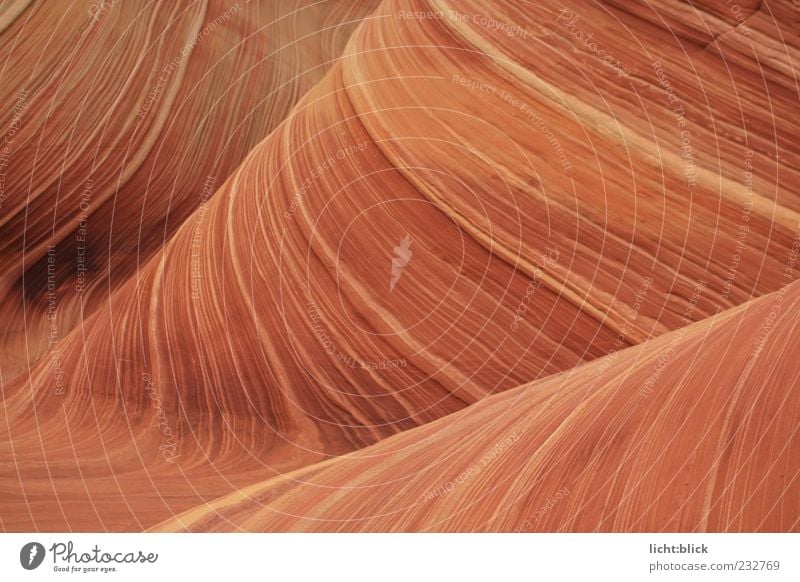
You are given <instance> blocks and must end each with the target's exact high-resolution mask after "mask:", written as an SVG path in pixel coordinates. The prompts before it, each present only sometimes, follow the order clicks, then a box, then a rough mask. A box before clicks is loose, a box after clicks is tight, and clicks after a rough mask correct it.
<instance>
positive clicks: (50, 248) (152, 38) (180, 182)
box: [0, 0, 377, 377]
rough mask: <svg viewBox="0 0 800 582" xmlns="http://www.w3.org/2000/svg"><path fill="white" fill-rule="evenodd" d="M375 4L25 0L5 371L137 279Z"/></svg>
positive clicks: (1, 217)
mask: <svg viewBox="0 0 800 582" xmlns="http://www.w3.org/2000/svg"><path fill="white" fill-rule="evenodd" d="M376 4H377V2H375V1H372V0H365V1H363V2H347V3H344V2H334V1H323V2H310V1H305V0H302V1H297V2H279V3H278V2H268V3H262V2H238V3H231V2H224V1H218V0H203V1H191V2H189V1H183V0H181V1H180V2H149V3H136V2H113V3H112V2H105V3H102V2H74V3H71V4H69V5H62V6H54V5H53V4H52V3H48V2H31V3H27V6H26V7H25V9H24V10H21V11H20V12H19V13H18V14H17V15H16V17H15V18H14V19H13V20H12V21H11V22H10V23H8V24H7V26H6V27H5V29H4V30H2V33H0V62H2V63H3V66H2V68H0V94H2V99H1V100H2V103H4V104H8V105H9V106H8V107H4V111H3V117H2V118H0V127H4V128H7V129H8V131H7V133H6V142H7V145H8V151H7V152H6V153H5V154H4V155H3V158H2V162H0V163H2V164H3V166H4V172H3V181H2V183H0V188H2V190H1V191H0V200H1V201H0V257H2V261H3V266H4V272H3V274H2V277H1V278H0V294H2V307H1V308H0V317H2V320H3V324H4V325H3V327H2V329H0V366H2V372H3V374H4V375H5V376H6V377H9V376H11V375H13V374H14V373H16V372H18V371H21V370H24V369H25V367H26V365H27V364H28V362H30V361H35V360H36V358H37V357H38V356H39V355H41V354H42V353H43V352H44V351H46V350H47V349H48V347H49V345H51V344H52V343H54V342H56V341H58V340H60V339H62V338H63V337H64V336H66V335H67V334H68V333H69V332H70V330H72V329H73V328H74V327H75V326H76V325H78V324H79V323H80V322H81V321H83V320H84V319H86V318H87V317H88V316H89V315H90V314H91V313H93V312H94V311H95V310H96V309H97V308H98V307H100V306H101V305H103V304H104V303H105V301H106V300H107V298H108V296H109V295H110V294H111V293H112V292H113V291H114V290H115V289H117V288H118V287H119V286H121V285H122V283H124V282H125V281H126V280H127V279H128V278H129V277H131V276H133V275H135V273H136V272H137V269H138V268H139V267H140V266H141V265H143V264H145V263H146V262H147V260H148V259H149V258H150V257H151V256H152V255H153V254H155V253H156V252H157V251H159V250H160V249H161V248H162V246H163V244H164V242H165V241H166V240H168V239H169V238H170V237H171V236H172V234H173V233H174V232H175V230H176V229H177V227H178V226H180V225H181V224H182V223H183V222H184V221H185V220H186V219H187V217H189V216H190V215H191V213H192V212H193V211H195V210H196V209H198V208H199V207H203V206H204V205H205V203H206V202H207V200H208V198H209V197H210V196H211V195H212V194H213V193H214V191H216V190H217V188H219V186H220V185H221V184H222V183H223V182H224V181H225V179H226V178H227V177H228V176H229V175H230V174H231V173H232V172H233V170H235V169H236V167H237V166H238V165H239V163H240V162H241V161H242V159H243V158H244V157H245V156H246V155H247V153H248V152H249V151H250V150H251V149H252V148H253V147H254V146H255V145H256V144H257V143H258V142H260V141H261V140H262V139H263V138H264V137H265V136H267V135H268V134H269V132H270V131H272V129H274V128H275V126H277V124H278V123H279V122H280V121H281V120H282V119H283V118H284V117H285V116H286V114H287V113H288V112H289V111H290V109H291V108H292V106H293V105H294V104H295V103H296V102H297V100H298V99H299V98H300V97H301V96H302V95H303V94H304V93H305V92H306V91H307V90H308V89H309V88H311V87H312V86H313V85H314V84H315V83H316V82H317V81H319V79H321V78H322V76H323V75H324V73H325V71H327V70H328V69H329V68H330V66H331V65H332V63H333V62H334V61H335V59H336V58H337V57H338V56H339V55H340V54H341V51H342V49H343V47H344V43H345V41H346V40H347V38H348V36H349V33H350V32H351V31H352V30H353V29H354V28H355V26H356V24H357V23H358V22H359V21H360V20H361V19H363V18H364V17H365V16H367V15H368V14H369V12H371V11H372V10H373V9H374V7H375V5H376ZM4 145H6V144H4Z"/></svg>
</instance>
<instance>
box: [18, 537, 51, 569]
mask: <svg viewBox="0 0 800 582" xmlns="http://www.w3.org/2000/svg"><path fill="white" fill-rule="evenodd" d="M44 554H45V551H44V546H43V545H42V544H40V543H39V542H29V543H27V544H25V545H24V546H22V549H21V550H20V551H19V563H20V564H22V567H23V568H25V569H26V570H35V569H36V568H38V567H39V566H40V565H41V564H42V561H43V560H44Z"/></svg>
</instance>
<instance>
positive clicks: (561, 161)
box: [0, 2, 800, 530]
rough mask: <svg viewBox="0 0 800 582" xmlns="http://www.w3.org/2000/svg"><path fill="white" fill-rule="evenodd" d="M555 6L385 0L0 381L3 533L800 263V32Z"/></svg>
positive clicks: (329, 448) (180, 479) (590, 340)
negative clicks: (216, 179)
mask: <svg viewBox="0 0 800 582" xmlns="http://www.w3.org/2000/svg"><path fill="white" fill-rule="evenodd" d="M565 10H566V11H568V12H572V14H567V13H566V12H561V11H556V10H552V9H551V10H547V9H545V8H541V7H537V6H535V5H530V6H527V5H526V6H525V7H524V9H523V8H522V7H520V6H519V5H518V4H517V3H505V2H497V3H492V4H491V5H490V7H487V6H486V5H485V3H477V2H475V3H469V2H459V3H458V5H457V6H455V4H453V5H449V4H445V3H442V2H436V3H429V4H428V3H422V2H408V3H399V2H398V3H395V2H387V3H384V4H382V5H381V6H380V7H379V8H378V9H377V11H376V12H375V13H374V14H373V15H372V17H371V18H370V19H369V20H367V21H365V22H363V23H362V24H361V25H360V26H359V27H358V28H357V30H356V31H355V33H354V34H353V37H352V38H351V40H350V42H349V44H348V46H347V48H346V50H345V52H344V55H343V56H342V58H341V59H340V60H339V61H338V62H337V64H336V65H335V66H334V67H332V68H331V70H330V71H329V73H328V74H327V75H326V76H325V78H324V79H322V80H321V81H320V82H319V83H318V84H317V85H316V86H315V87H314V88H313V89H312V90H311V91H310V92H309V93H308V94H306V96H305V97H304V98H303V99H302V100H301V101H300V103H299V104H298V105H297V106H296V108H295V109H294V110H293V112H292V113H291V114H290V115H289V116H288V117H287V118H286V119H285V120H284V121H283V122H282V123H281V124H280V126H279V127H278V128H277V129H276V130H275V131H274V132H273V133H272V134H271V135H270V137H269V138H268V139H266V140H265V141H263V142H262V143H260V144H259V145H258V146H256V147H254V148H253V150H252V151H251V153H250V154H249V155H248V156H247V158H246V159H245V160H244V161H243V162H242V164H241V166H240V167H239V169H238V170H237V171H236V172H235V173H233V175H232V176H231V177H230V178H229V179H228V180H227V181H226V182H225V183H224V185H223V186H222V187H221V188H220V189H219V190H218V191H217V192H216V194H215V195H214V196H213V197H211V198H210V199H209V200H208V202H207V204H205V205H204V206H203V207H202V208H200V209H198V210H197V211H196V212H195V213H194V214H192V215H191V216H189V218H187V219H186V220H185V221H184V223H183V225H182V226H181V227H180V228H179V229H178V231H177V232H176V234H175V235H174V236H173V237H172V238H171V239H170V240H169V242H167V243H166V244H165V245H164V247H163V252H162V253H160V254H158V255H157V256H156V257H154V258H153V259H152V260H151V261H149V262H148V263H147V264H146V265H143V266H142V267H141V268H140V269H139V270H138V271H136V276H135V278H132V279H131V280H129V281H128V283H126V284H125V285H124V286H122V287H121V288H120V289H118V290H117V292H116V293H114V294H113V296H112V297H111V299H110V301H109V302H108V304H107V306H106V307H105V308H104V309H102V310H100V311H98V312H97V313H96V314H95V315H94V316H93V317H92V318H91V319H90V320H88V321H87V322H86V323H85V324H84V325H83V326H82V327H81V328H80V329H78V330H75V331H74V332H73V333H72V334H71V335H69V336H68V337H66V338H64V339H63V340H62V341H61V342H60V343H58V344H57V345H56V346H54V349H53V351H52V353H51V354H50V357H49V358H48V359H47V360H43V361H42V362H40V363H39V364H38V365H37V366H36V367H34V368H33V370H32V371H31V373H30V375H25V376H21V377H18V378H17V379H15V380H13V381H11V382H8V383H7V384H6V385H5V386H4V396H5V401H4V411H3V412H4V414H2V415H0V418H2V419H3V421H1V422H3V423H4V425H3V432H2V433H1V434H2V436H0V439H2V440H3V441H5V442H6V443H8V446H6V447H4V449H0V451H2V456H1V457H0V462H2V463H3V464H4V466H5V467H6V468H7V469H8V471H7V474H10V475H12V477H11V478H9V479H7V480H5V482H4V484H3V486H4V487H5V488H6V490H7V491H9V495H8V496H7V497H5V498H6V499H11V500H14V499H16V500H19V499H25V500H27V505H22V504H19V503H15V504H14V505H13V507H9V508H8V509H7V508H6V506H5V505H0V507H2V509H3V515H4V520H5V526H6V527H8V528H12V529H17V528H18V529H42V528H44V529H47V528H54V529H64V528H65V527H71V528H77V529H89V530H91V529H97V528H98V527H109V528H112V529H139V528H142V527H148V526H150V525H152V524H154V523H157V522H159V521H161V520H163V519H165V518H166V517H168V516H169V515H172V514H174V513H177V512H180V511H184V510H186V509H188V508H190V507H196V506H199V505H201V504H203V503H204V502H205V501H207V500H209V499H212V498H215V497H219V496H220V495H222V494H224V493H226V492H229V491H233V490H236V489H237V488H241V487H244V486H246V485H250V484H252V483H257V482H261V481H263V480H265V479H268V478H270V477H272V476H278V475H280V474H282V473H286V472H289V471H292V470H296V469H298V468H300V467H303V466H309V465H312V464H314V463H318V462H319V461H322V460H324V459H326V458H330V457H335V456H337V455H342V454H345V453H348V452H351V451H353V450H356V449H360V448H363V447H365V446H369V445H373V444H374V443H377V442H379V441H381V440H382V439H386V438H389V437H392V435H395V434H396V433H399V432H403V431H407V430H409V429H413V428H414V427H419V426H422V425H426V424H428V423H430V422H433V421H436V420H438V419H441V418H443V417H445V416H447V415H450V414H452V413H455V412H458V411H460V410H462V409H464V408H465V407H466V408H467V411H469V410H470V409H471V408H470V407H469V405H474V404H476V403H478V402H480V401H482V400H483V399H484V398H486V397H487V396H490V395H492V394H493V393H495V392H499V391H504V390H508V389H511V388H514V387H516V386H519V385H521V384H527V383H529V382H531V381H533V380H535V379H537V378H544V377H546V376H550V375H552V374H556V373H561V372H563V373H566V372H567V371H569V370H571V369H573V368H575V367H576V366H578V365H581V364H583V363H585V362H587V361H590V360H595V359H597V358H598V357H601V356H604V355H608V354H611V357H610V358H609V359H606V360H603V361H602V362H598V363H597V364H596V365H597V368H594V369H596V370H605V368H608V367H610V366H613V365H614V362H615V360H614V357H618V356H617V354H618V352H619V350H621V349H623V348H626V347H628V346H631V345H634V344H641V343H642V342H647V341H648V340H649V338H651V337H653V336H659V335H661V334H663V333H665V332H668V331H670V330H678V329H680V328H683V327H684V326H685V325H687V324H689V323H691V322H693V321H700V320H703V319H706V318H708V317H711V316H713V315H715V314H716V313H717V312H718V311H719V310H724V309H727V308H730V307H732V306H735V305H740V304H743V303H745V302H747V301H749V300H750V299H752V298H753V297H756V296H760V295H763V294H766V293H770V292H775V291H777V290H778V289H780V288H781V287H782V285H784V284H786V283H790V282H791V281H793V280H795V279H796V278H797V273H796V268H795V266H794V264H795V262H796V250H797V238H796V237H795V235H796V231H797V224H798V222H797V218H798V212H799V211H800V207H799V206H800V203H799V202H798V199H797V194H796V192H792V191H791V189H790V188H788V187H787V186H786V184H791V183H793V180H795V179H796V178H797V176H796V173H797V169H796V168H797V167H798V165H797V164H796V163H794V161H795V160H796V159H797V153H798V152H797V147H798V146H797V142H796V140H793V139H792V136H793V135H795V133H793V131H794V130H795V125H796V124H797V119H796V111H797V108H796V103H797V93H796V86H795V85H794V84H793V78H792V77H791V76H790V75H789V74H787V73H789V72H791V71H792V69H791V67H787V66H786V63H790V62H792V59H794V58H795V57H796V55H795V52H796V49H794V48H793V46H792V45H791V44H790V43H787V44H786V45H784V47H783V52H776V51H774V50H773V49H772V47H769V48H762V47H763V46H764V45H763V43H761V44H759V43H755V42H754V43H753V48H752V52H753V55H754V56H752V58H750V59H749V60H748V59H746V58H745V53H743V52H741V50H740V48H741V47H739V45H736V44H735V43H733V42H732V41H731V42H730V43H729V44H726V42H727V39H723V40H722V41H720V42H719V43H717V45H718V46H717V47H716V48H717V52H715V51H712V50H710V49H709V47H706V46H704V45H702V44H700V43H692V44H690V45H688V46H684V43H685V42H686V41H685V39H683V40H682V39H681V38H680V37H675V36H673V35H672V34H671V33H670V31H669V30H667V29H664V28H659V26H657V25H654V24H653V23H652V22H651V21H650V20H648V19H644V18H641V17H640V16H638V15H637V14H636V13H631V12H623V11H618V10H615V9H606V8H603V7H586V6H584V5H583V4H578V3H573V4H569V5H568V6H565ZM420 11H423V12H424V14H425V15H424V16H420V15H419V13H420ZM428 11H434V12H432V13H433V14H434V16H433V17H428V16H427V13H428ZM435 11H438V12H435ZM436 14H438V15H442V14H447V15H448V16H447V17H446V18H445V17H437V16H436ZM575 16H578V18H577V20H575ZM764 27H766V24H764ZM756 30H759V31H760V32H759V33H758V34H761V35H762V36H765V37H769V35H770V34H772V33H771V32H770V31H769V30H768V29H767V28H761V29H759V28H756ZM778 30H780V29H778ZM590 32H594V36H593V38H594V39H595V40H594V43H587V40H586V39H587V36H586V35H588V34H589V33H590ZM723 36H724V35H723ZM723 41H725V42H723ZM729 45H730V46H732V47H733V48H730V51H731V54H732V57H731V60H732V61H734V60H735V62H729V61H727V60H723V58H722V57H721V56H720V55H721V54H727V53H726V51H728V50H729V49H728V48H727V47H728V46H729ZM734 45H735V46H734ZM632 46H633V47H634V48H633V49H632V48H631V47H632ZM601 47H602V50H603V52H602V53H601V52H600V50H601ZM759 50H764V51H766V52H767V53H768V54H769V56H770V58H769V59H767V58H763V57H764V56H765V55H762V57H759V52H758V51H759ZM734 56H735V59H734ZM606 58H608V59H610V60H606ZM762 61H763V62H764V63H765V64H764V65H762V64H761V63H762ZM612 64H613V67H612ZM764 71H766V72H764ZM767 102H768V103H769V108H767V107H765V105H764V104H765V103H767ZM777 120H780V122H778V121H777ZM743 227H744V228H743ZM743 233H744V234H743ZM793 257H794V258H793ZM643 345H645V346H646V345H647V344H643ZM581 369H583V368H581ZM610 373H611V372H609V371H608V370H605V371H604V374H610ZM615 376H616V374H612V375H611V376H608V377H609V378H611V377H615ZM694 387H695V389H696V388H697V386H696V385H695V386H694ZM565 402H567V401H565ZM568 403H571V404H573V405H575V406H577V405H578V404H579V401H578V400H575V399H573V400H569V401H568ZM564 406H565V408H564V410H567V408H566V407H568V406H567V404H565V405H564ZM793 418H794V417H793ZM601 420H602V419H598V422H600V421H601ZM547 427H549V428H551V429H553V430H555V428H554V427H553V426H552V425H547ZM418 430H424V429H418ZM542 430H545V429H544V428H543V429H542ZM690 436H695V437H696V436H697V435H690ZM532 442H538V441H532ZM456 444H457V443H453V445H454V446H455V445H456ZM487 446H488V445H487ZM492 446H494V445H492ZM531 446H533V445H531ZM612 448H613V447H612ZM576 454H577V453H576ZM704 458H705V457H704ZM22 461H24V462H22ZM564 486H567V485H564ZM0 504H2V502H0ZM370 515H372V514H370ZM6 516H7V517H6ZM661 518H663V515H661ZM589 521H591V520H589ZM259 523H261V522H259ZM415 523H422V522H415ZM581 523H583V522H581ZM587 523H588V522H587ZM665 523H667V522H665ZM669 523H672V522H669ZM677 523H678V522H675V524H677ZM720 523H721V522H720ZM770 523H773V522H770ZM774 523H780V524H781V525H783V524H785V522H784V521H780V520H779V521H778V522H774ZM264 524H265V525H264V527H267V525H266V522H264ZM573 526H574V527H576V528H577V527H579V525H578V522H574V523H573ZM209 527H211V525H209ZM214 527H217V526H216V524H215V525H214ZM254 527H261V526H260V525H259V526H254ZM292 527H294V526H292ZM303 527H305V526H303ZM376 527H388V526H386V524H385V523H383V522H382V523H381V524H380V525H378V526H376ZM399 527H403V526H401V525H398V528H399ZM410 527H412V526H409V528H410ZM431 527H434V526H433V525H431ZM458 527H462V525H459V526H458ZM463 527H465V528H467V527H471V526H467V525H463ZM476 527H477V526H476ZM503 527H506V526H503ZM565 527H567V526H565ZM569 527H572V526H569ZM580 527H583V526H580ZM587 527H588V526H587ZM608 527H614V528H615V527H617V524H614V525H609V526H608ZM619 527H620V528H622V527H631V528H633V527H635V525H634V524H633V522H632V521H624V520H623V521H620V522H619ZM665 527H670V526H667V525H665ZM675 527H678V526H677V525H675ZM719 527H723V525H720V526H719Z"/></svg>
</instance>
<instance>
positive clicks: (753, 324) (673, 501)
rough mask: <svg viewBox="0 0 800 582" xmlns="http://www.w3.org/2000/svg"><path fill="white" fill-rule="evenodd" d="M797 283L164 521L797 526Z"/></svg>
mask: <svg viewBox="0 0 800 582" xmlns="http://www.w3.org/2000/svg"><path fill="white" fill-rule="evenodd" d="M798 325H800V286H798V284H794V285H792V286H791V287H787V288H785V289H783V290H781V291H778V292H776V293H773V294H771V295H768V296H766V297H763V298H761V299H757V300H753V301H751V302H749V303H747V304H745V305H743V306H742V307H739V308H735V309H732V310H730V311H727V312H725V313H722V314H720V315H719V316H715V317H711V318H709V319H706V320H704V321H702V322H699V323H696V324H693V325H691V326H688V327H685V328H682V329H680V330H678V331H675V332H672V333H670V334H667V335H664V336H662V337H660V338H658V339H654V340H651V341H649V342H646V343H644V344H642V345H640V346H637V347H632V348H629V349H628V350H626V351H624V352H623V353H621V354H620V355H619V357H618V358H616V359H615V360H614V361H612V362H611V363H610V365H608V367H603V363H604V362H605V361H606V360H607V359H608V358H603V359H601V360H597V361H595V362H592V363H590V364H587V365H584V366H580V367H578V368H575V369H573V370H570V371H569V372H565V373H563V374H557V375H555V376H552V377H551V378H548V379H545V380H542V381H539V382H535V383H533V384H530V385H527V386H523V387H520V388H517V389H514V390H510V391H507V392H504V393H503V394H499V395H496V396H492V397H489V398H487V399H484V400H482V401H481V402H479V403H477V404H475V405H474V406H471V407H470V408H468V409H466V410H463V411H461V412H457V413H455V414H452V415H450V416H448V417H446V418H443V419H441V420H439V421H436V422H432V423H430V424H428V425H426V426H424V427H419V428H416V429H412V430H409V431H407V432H405V433H403V434H400V435H397V436H395V437H391V438H389V439H386V440H384V441H381V442H380V443H378V444H376V445H374V446H372V447H368V448H366V449H364V450H361V451H358V452H356V453H353V454H351V455H345V456H342V457H338V458H336V459H333V460H331V461H328V462H324V463H320V464H318V465H312V466H310V467H306V468H304V469H301V470H298V471H294V472H292V473H289V474H287V475H284V476H281V477H278V478H275V479H272V480H270V481H267V482H264V483H260V484H256V485H253V486H251V487H247V488H244V489H242V490H239V491H237V492H235V493H232V494H231V495H229V496H226V497H225V498H222V499H220V500H217V501H215V502H213V503H210V504H206V505H203V506H200V507H198V508H196V509H194V510H192V511H189V512H186V513H185V514H183V515H180V516H178V517H176V518H175V519H174V520H171V521H170V522H168V523H165V524H161V525H160V526H159V527H158V528H156V529H157V530H158V531H185V530H190V531H231V530H247V531H322V532H343V531H344V532H352V531H462V532H463V531H503V532H527V531H545V532H552V531H569V532H575V531H581V532H588V531H647V532H653V531H682V532H684V531H726V532H727V531H744V532H754V531H765V532H775V531H798V530H799V529H800V515H799V514H798V511H797V508H798V507H799V506H800V429H798V424H797V418H798V414H800V382H799V380H800V376H799V373H798V370H797V368H796V366H794V365H793V362H794V361H795V359H796V357H797V355H798V353H800V339H798V338H799V337H800V336H798V334H797V328H798Z"/></svg>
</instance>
